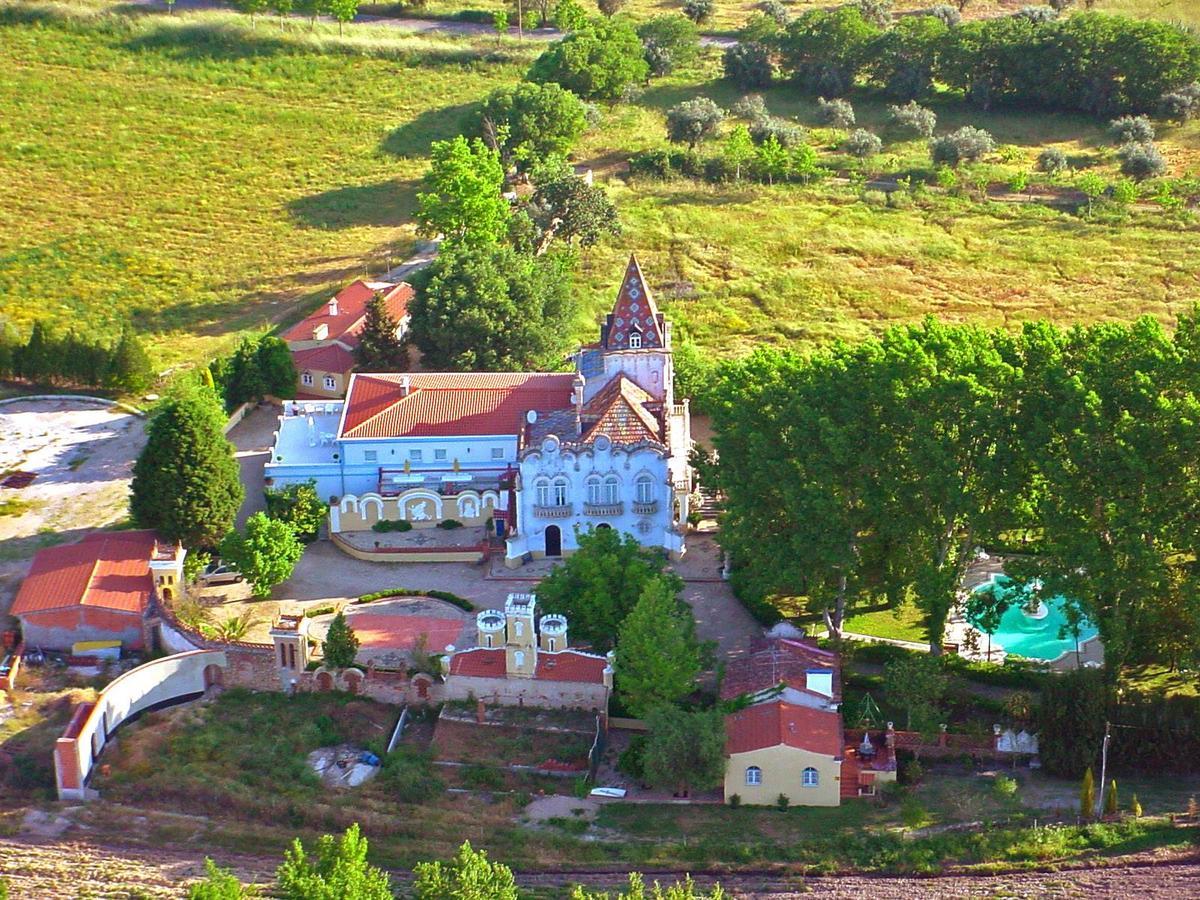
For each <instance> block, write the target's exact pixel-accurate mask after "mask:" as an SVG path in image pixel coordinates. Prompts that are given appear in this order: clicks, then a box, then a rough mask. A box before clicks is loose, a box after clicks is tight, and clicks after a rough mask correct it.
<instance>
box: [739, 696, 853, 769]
mask: <svg viewBox="0 0 1200 900" xmlns="http://www.w3.org/2000/svg"><path fill="white" fill-rule="evenodd" d="M780 744H785V745H787V746H788V747H796V748H797V749H800V750H809V751H811V752H813V753H821V754H824V755H825V756H832V757H840V756H841V754H842V749H843V748H842V716H841V714H840V713H837V712H834V711H833V710H828V709H814V708H813V707H810V706H797V705H796V704H794V703H784V702H782V701H777V702H775V703H759V704H757V705H755V706H749V707H747V708H746V709H743V710H739V711H738V712H735V713H732V714H730V715H728V716H726V717H725V753H726V755H730V754H734V753H747V752H749V751H751V750H762V749H764V748H766V747H778V746H779V745H780Z"/></svg>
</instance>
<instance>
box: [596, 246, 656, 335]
mask: <svg viewBox="0 0 1200 900" xmlns="http://www.w3.org/2000/svg"><path fill="white" fill-rule="evenodd" d="M663 329H664V324H663V317H662V315H661V314H660V313H659V311H658V307H657V306H656V305H655V304H654V297H653V295H651V293H650V285H648V284H646V279H645V278H644V277H643V276H642V269H641V266H639V265H638V261H637V257H636V256H634V255H632V254H630V256H629V265H628V266H626V268H625V279H624V281H622V282H621V289H620V291H618V292H617V302H616V303H615V304H614V306H613V311H612V312H611V313H609V314H608V317H607V318H606V319H605V322H604V325H602V326H601V328H600V345H601V346H602V347H603V348H604V349H605V350H628V349H630V347H629V335H630V334H631V333H637V334H640V335H641V338H642V343H641V345H642V347H648V348H661V347H663V346H664V344H665V343H666V341H665V339H664V338H663Z"/></svg>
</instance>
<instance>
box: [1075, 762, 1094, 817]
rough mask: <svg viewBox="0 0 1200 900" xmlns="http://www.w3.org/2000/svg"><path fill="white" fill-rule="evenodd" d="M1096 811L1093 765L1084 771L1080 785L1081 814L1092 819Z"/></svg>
mask: <svg viewBox="0 0 1200 900" xmlns="http://www.w3.org/2000/svg"><path fill="white" fill-rule="evenodd" d="M1095 813H1096V781H1095V779H1094V778H1093V777H1092V767H1091V766H1088V767H1087V771H1086V772H1084V773H1083V782H1082V783H1081V784H1080V785H1079V814H1080V815H1081V816H1083V817H1084V818H1085V819H1090V818H1091V817H1092V816H1093V815H1095Z"/></svg>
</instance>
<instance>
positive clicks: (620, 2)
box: [596, 0, 625, 18]
mask: <svg viewBox="0 0 1200 900" xmlns="http://www.w3.org/2000/svg"><path fill="white" fill-rule="evenodd" d="M624 5H625V0H596V8H597V9H599V10H600V12H602V13H604V15H606V16H608V17H609V18H612V17H613V16H615V15H616V14H617V13H619V12H620V11H621V7H623V6H624Z"/></svg>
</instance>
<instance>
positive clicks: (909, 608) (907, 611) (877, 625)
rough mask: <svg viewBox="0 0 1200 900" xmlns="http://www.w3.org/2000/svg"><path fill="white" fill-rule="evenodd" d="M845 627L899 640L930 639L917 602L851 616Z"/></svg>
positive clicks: (921, 640) (916, 640) (923, 640)
mask: <svg viewBox="0 0 1200 900" xmlns="http://www.w3.org/2000/svg"><path fill="white" fill-rule="evenodd" d="M844 627H845V629H846V631H851V632H854V633H855V634H869V635H872V636H873V637H882V638H891V639H892V640H897V641H914V642H916V643H918V644H920V643H925V642H927V641H928V640H929V638H928V637H926V636H925V627H924V626H923V625H922V624H921V611H920V610H919V609H917V607H916V605H915V604H909V605H906V606H901V607H897V608H895V609H882V610H879V611H878V612H868V613H861V614H860V615H857V616H850V617H849V618H848V619H846V622H845V626H844Z"/></svg>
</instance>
